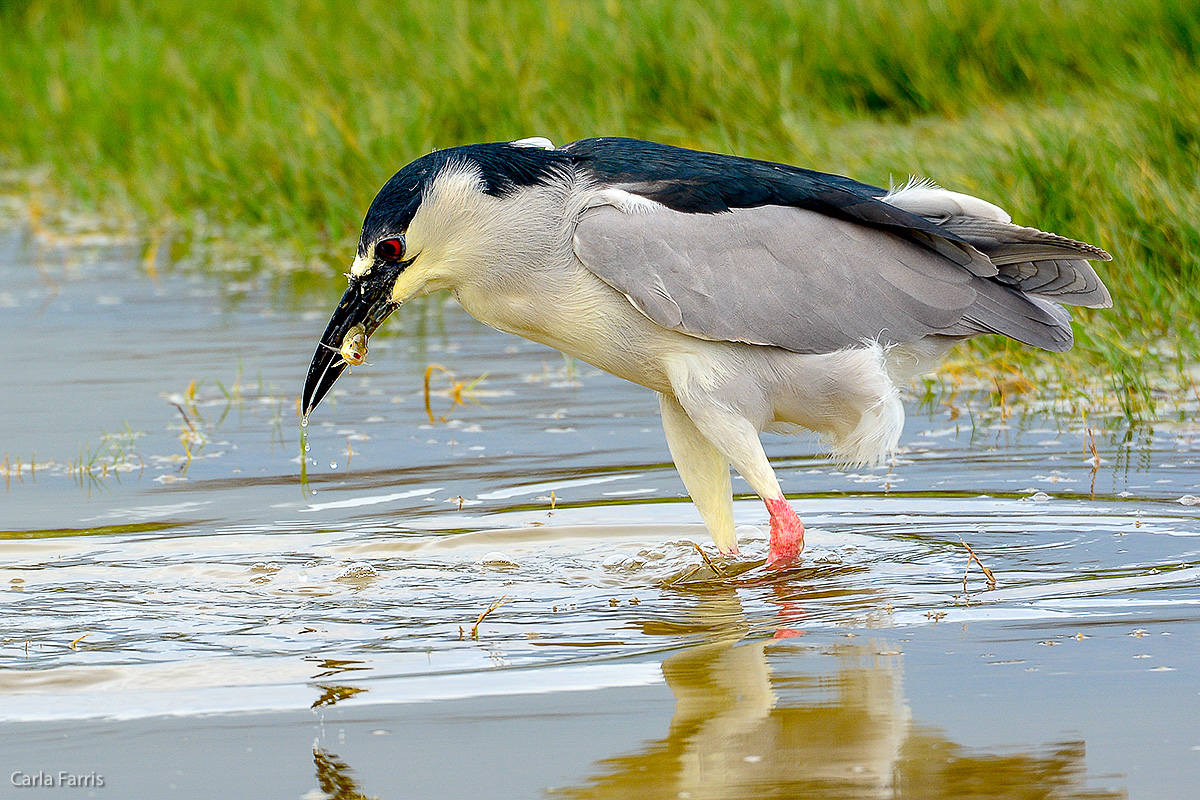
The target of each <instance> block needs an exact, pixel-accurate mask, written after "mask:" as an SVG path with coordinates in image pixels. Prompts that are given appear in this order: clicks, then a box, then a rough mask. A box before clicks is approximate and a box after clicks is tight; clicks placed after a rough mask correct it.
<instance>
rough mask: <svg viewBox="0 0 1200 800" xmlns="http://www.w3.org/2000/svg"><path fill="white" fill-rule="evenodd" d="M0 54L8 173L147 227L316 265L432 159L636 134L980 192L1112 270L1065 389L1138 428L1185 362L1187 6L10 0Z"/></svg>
mask: <svg viewBox="0 0 1200 800" xmlns="http://www.w3.org/2000/svg"><path fill="white" fill-rule="evenodd" d="M0 41H3V42H4V46H3V47H0V84H2V85H3V86H5V89H4V91H3V92H0V120H3V123H0V166H3V167H5V168H6V169H7V170H9V171H10V174H16V175H17V176H18V179H17V186H18V188H19V189H21V190H23V191H27V192H29V193H31V195H32V196H33V197H35V199H36V202H37V203H39V204H41V205H45V206H55V207H63V206H65V207H71V208H82V209H84V210H88V211H90V212H93V213H98V214H100V215H101V216H103V217H105V218H107V219H112V220H119V221H122V222H124V223H125V224H127V225H130V226H132V227H135V228H137V229H139V230H143V231H145V232H146V235H147V238H148V240H149V241H155V242H157V241H158V240H159V239H160V238H162V237H164V236H169V237H170V238H172V239H173V240H175V241H176V242H178V241H180V240H184V241H187V240H194V241H200V242H204V241H207V240H209V239H210V238H211V237H213V236H214V234H219V235H220V236H221V237H223V238H224V240H225V242H226V245H228V243H229V242H230V241H232V242H233V243H234V248H233V249H235V250H237V251H239V255H240V256H243V257H244V256H245V255H246V253H247V252H249V253H250V254H251V255H252V256H253V260H251V261H250V263H251V264H252V265H253V268H254V269H264V270H265V269H277V270H279V271H281V272H287V271H296V270H299V271H304V270H316V271H317V272H319V273H320V274H322V275H328V276H333V275H335V274H336V273H337V272H340V271H341V270H342V269H344V265H345V263H346V262H347V261H348V260H349V258H350V254H351V251H352V248H353V246H354V243H355V241H356V237H357V226H358V223H359V221H360V220H361V219H362V215H363V212H364V211H365V209H366V207H367V205H368V204H369V202H370V200H371V198H372V197H373V196H374V193H375V191H376V189H377V188H378V187H379V186H380V185H381V184H382V183H383V182H384V181H385V180H386V179H387V178H388V177H389V176H390V175H391V174H392V173H393V172H394V171H395V170H396V169H398V168H399V167H400V166H402V165H403V164H404V163H406V162H407V161H409V160H411V159H412V158H414V157H417V156H419V155H421V154H422V153H425V152H427V151H429V150H430V149H432V148H435V147H447V146H451V145H454V144H459V143H464V142H469V141H481V140H502V139H512V138H517V137H521V136H528V135H534V134H537V135H546V136H549V137H551V138H552V139H554V141H556V142H560V143H561V142H565V141H570V140H572V139H576V138H582V137H586V136H594V135H631V136H638V137H643V138H650V139H657V140H660V141H666V142H670V143H674V144H680V145H685V146H692V147H701V148H708V149H716V150H721V151H726V152H734V153H739V154H743V155H749V156H755V157H760V158H769V159H776V160H783V161H789V162H792V163H799V164H802V165H805V166H810V167H814V168H818V169H822V170H827V171H832V172H838V173H842V174H847V175H852V176H854V177H856V178H859V179H861V180H865V181H869V182H874V183H881V184H887V183H889V182H899V181H903V180H904V179H906V178H907V177H908V176H909V175H910V174H916V175H921V176H929V177H932V178H934V179H935V180H937V181H939V182H940V183H942V184H943V185H945V186H947V187H948V188H953V189H957V190H962V191H967V192H971V193H975V194H978V195H980V196H982V197H985V198H988V199H991V200H993V201H996V202H998V203H999V204H1000V205H1002V206H1004V207H1005V208H1007V209H1008V210H1009V211H1010V212H1011V213H1012V214H1013V216H1014V218H1015V219H1016V220H1017V221H1018V222H1022V223H1024V224H1031V225H1036V226H1038V227H1043V228H1046V229H1049V230H1053V231H1056V232H1059V233H1063V234H1065V235H1068V236H1073V237H1077V238H1083V239H1087V240H1089V241H1092V242H1095V243H1097V244H1100V245H1102V246H1104V247H1105V248H1107V249H1108V250H1110V251H1111V252H1112V253H1113V255H1114V257H1115V261H1114V262H1113V263H1112V264H1111V265H1102V272H1103V274H1104V276H1105V278H1106V281H1107V282H1108V284H1109V286H1110V288H1111V289H1112V290H1113V295H1114V297H1115V300H1116V308H1115V309H1113V310H1112V311H1104V312H1089V311H1083V312H1081V313H1080V315H1079V317H1080V318H1081V320H1082V321H1083V322H1084V323H1085V324H1084V325H1083V326H1081V329H1080V335H1079V342H1078V345H1077V348H1076V350H1075V351H1074V355H1073V356H1071V357H1068V358H1065V359H1063V358H1056V359H1055V360H1054V362H1053V363H1054V364H1056V365H1057V367H1056V368H1057V369H1059V370H1060V377H1061V378H1063V380H1064V382H1066V383H1070V382H1071V381H1072V380H1084V379H1087V378H1088V377H1089V376H1094V375H1096V374H1103V375H1105V376H1107V377H1106V378H1105V380H1106V381H1108V383H1109V387H1108V388H1109V389H1111V391H1112V392H1113V393H1114V394H1115V395H1120V396H1122V397H1124V398H1125V399H1124V400H1122V404H1123V405H1125V404H1127V405H1128V406H1129V408H1130V410H1131V413H1137V408H1138V407H1140V405H1143V404H1146V403H1153V401H1154V389H1155V386H1154V380H1155V379H1153V378H1150V377H1147V376H1148V375H1151V374H1165V373H1167V372H1170V369H1171V365H1173V364H1176V363H1178V362H1180V361H1181V360H1182V361H1184V362H1192V361H1195V355H1196V351H1197V342H1198V341H1200V330H1198V327H1197V322H1196V320H1197V319H1198V318H1200V288H1198V286H1200V268H1198V266H1197V256H1196V254H1197V253H1200V227H1198V226H1197V222H1196V217H1197V214H1198V213H1200V181H1198V180H1197V170H1198V165H1200V3H1197V2H1195V0H1191V1H1189V0H1134V1H1133V2H1129V3H1124V4H1119V3H1109V2H1104V1H1103V0H1058V2H1045V1H1044V0H933V1H932V2H926V1H924V0H807V1H806V2H766V3H756V2H731V1H729V0H713V1H712V2H696V1H695V0H642V1H641V2H617V0H609V2H598V3H582V2H564V1H562V0H559V1H557V2H556V1H555V0H542V1H541V2H526V3H515V2H508V3H501V2H484V1H482V0H480V1H477V2H465V1H463V0H459V1H456V0H409V2H405V3H396V2H389V3H375V2H360V3H356V4H341V3H327V2H316V1H310V2H303V1H301V0H293V1H292V2H276V3H250V2H243V1H242V0H214V2H210V3H207V4H183V3H161V2H134V1H133V0H126V1H125V2H113V1H111V0H99V2H86V3H85V2H69V0H62V2H55V3H49V2H41V1H40V0H24V2H22V1H21V0H17V1H16V2H8V3H5V4H3V5H0ZM32 175H38V176H40V178H39V180H37V181H34V180H33V179H32V178H29V177H21V176H32ZM205 246H209V247H211V245H205ZM216 252H220V251H219V249H218V250H216ZM993 338H995V337H993ZM1164 343H1165V344H1164ZM973 347H974V352H975V353H976V354H977V355H978V354H983V355H985V356H987V363H988V365H989V366H988V369H989V370H992V371H993V372H996V371H1003V370H1004V369H1009V368H1013V369H1028V368H1029V365H1030V364H1031V363H1034V362H1035V361H1040V360H1041V356H1039V355H1035V354H1032V353H1031V352H1030V351H1027V350H1024V349H1021V348H1017V347H1014V346H1012V345H1008V344H1005V343H1003V342H1000V341H986V340H985V341H981V342H979V343H977V344H975V345H973ZM1147 365H1151V366H1153V367H1154V369H1149V370H1148V369H1147ZM1179 380H1180V381H1184V382H1186V381H1185V379H1184V378H1183V377H1180V378H1179Z"/></svg>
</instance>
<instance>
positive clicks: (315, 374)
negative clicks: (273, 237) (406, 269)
mask: <svg viewBox="0 0 1200 800" xmlns="http://www.w3.org/2000/svg"><path fill="white" fill-rule="evenodd" d="M399 272H400V271H399V269H389V268H387V267H382V268H379V267H377V268H376V269H373V270H371V272H370V273H368V274H366V275H361V276H359V275H351V276H350V285H349V286H348V287H347V288H346V293H345V294H343V295H342V299H341V301H340V302H339V303H338V305H337V308H336V309H335V310H334V312H333V316H332V317H330V319H329V325H328V326H327V327H326V328H325V333H324V334H323V335H322V336H321V341H320V343H319V344H318V345H317V351H316V352H315V353H313V358H312V363H311V364H310V365H309V367H308V377H307V378H306V379H305V381H304V397H303V399H302V407H303V409H304V416H305V417H308V415H309V414H311V413H312V411H313V409H315V408H316V407H317V405H318V404H319V403H320V402H321V400H322V399H323V398H324V397H325V395H326V394H328V393H329V390H330V389H331V388H333V384H334V382H335V381H337V379H338V376H339V375H341V374H342V370H344V369H345V368H346V367H347V365H350V364H361V363H362V360H361V357H362V356H365V355H366V341H367V337H369V336H370V335H371V334H373V333H375V331H376V330H378V329H379V326H380V325H382V324H383V321H384V320H385V319H387V318H388V317H389V316H390V315H391V313H392V312H393V311H395V310H396V309H397V308H399V307H400V304H399V303H396V302H393V301H392V299H391V296H392V286H393V285H394V284H395V282H396V276H397V275H398V274H399ZM359 342H361V345H362V347H361V350H357V349H354V348H353V347H352V345H355V344H357V343H359ZM347 348H350V351H349V352H350V353H351V355H350V356H349V357H348V356H347V355H346V351H347ZM359 353H361V355H359V356H358V358H357V359H356V358H355V355H356V354H359Z"/></svg>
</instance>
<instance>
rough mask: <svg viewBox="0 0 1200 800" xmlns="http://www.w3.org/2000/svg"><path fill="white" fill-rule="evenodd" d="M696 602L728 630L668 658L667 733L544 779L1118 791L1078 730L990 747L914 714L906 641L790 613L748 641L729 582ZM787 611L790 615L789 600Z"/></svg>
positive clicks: (667, 791)
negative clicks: (838, 638)
mask: <svg viewBox="0 0 1200 800" xmlns="http://www.w3.org/2000/svg"><path fill="white" fill-rule="evenodd" d="M697 610H698V613H699V615H700V616H701V617H702V619H700V620H697V622H699V623H700V624H701V626H702V627H704V628H706V629H709V630H711V629H712V628H713V627H716V626H718V625H720V624H721V623H720V622H718V620H723V621H724V622H725V630H726V632H727V633H726V635H724V636H722V637H720V638H719V639H718V640H717V641H712V642H710V643H709V644H705V645H702V646H699V647H695V648H692V649H689V650H686V651H684V652H682V653H679V654H677V655H675V656H672V657H671V658H668V659H667V660H666V661H664V662H663V666H662V669H663V676H664V678H665V679H666V682H667V685H668V686H669V687H670V689H671V691H672V692H673V693H674V695H675V713H674V716H673V717H672V719H671V724H670V727H669V729H668V731H667V735H666V737H665V738H664V739H661V740H657V741H649V742H647V743H646V744H645V745H644V746H643V747H642V749H641V750H640V751H639V752H636V753H631V754H627V755H620V756H615V757H612V758H607V759H604V760H602V761H600V762H598V764H597V768H596V773H595V774H594V776H593V777H591V778H590V779H588V780H587V782H586V783H585V784H583V785H581V786H577V787H568V788H558V789H555V790H552V794H553V795H554V796H557V797H565V798H596V799H597V800H599V799H600V798H631V800H632V799H633V798H639V799H640V798H647V797H665V798H676V797H678V798H692V799H693V800H700V799H701V798H760V797H805V798H897V797H912V798H923V800H933V799H936V798H946V800H950V799H951V798H954V799H955V800H960V799H961V798H985V797H986V798H1022V799H1023V800H1030V799H1032V798H1055V800H1062V799H1064V798H1079V799H1080V800H1082V798H1087V800H1101V799H1102V798H1118V797H1125V796H1126V795H1125V794H1124V793H1123V792H1116V793H1113V792H1106V791H1102V790H1096V789H1093V788H1090V787H1089V786H1088V785H1087V781H1086V773H1085V769H1084V744H1083V742H1067V743H1062V744H1054V745H1050V746H1048V747H1043V748H1033V749H1030V750H1029V751H1026V752H1008V753H1005V754H997V753H987V752H980V751H977V750H972V749H968V748H966V747H963V746H961V745H959V744H956V743H954V742H952V741H950V740H948V739H947V738H946V737H945V736H944V735H942V734H941V733H940V732H938V731H937V730H935V729H933V728H932V727H929V726H923V725H920V724H918V723H914V722H913V721H912V720H911V719H910V714H909V711H908V709H907V707H906V705H905V703H904V697H903V690H902V668H901V654H900V653H899V652H898V648H897V647H896V646H895V645H894V644H891V643H888V642H886V641H885V640H884V639H883V638H882V637H880V638H875V637H871V638H867V637H863V639H864V640H863V641H860V640H858V639H847V640H846V641H845V642H844V643H838V644H834V645H824V646H814V645H810V644H807V642H805V640H804V639H803V638H792V637H795V636H796V635H797V634H799V633H800V632H799V631H796V630H795V629H794V628H792V627H787V628H784V629H783V630H785V631H787V632H788V633H787V634H785V635H788V636H789V639H788V641H786V642H780V641H772V640H759V641H748V642H746V641H742V640H743V637H745V635H746V634H747V633H748V632H749V626H748V624H747V623H746V621H745V620H746V617H745V615H744V614H743V613H742V611H741V607H740V603H739V602H738V600H737V597H736V595H733V594H730V595H727V596H712V595H710V596H708V597H705V598H703V602H702V603H701V605H700V606H699V607H698V609H697ZM789 616H791V617H792V619H791V620H789V621H788V623H785V624H790V623H794V621H795V609H792V611H791V613H790V614H789ZM705 618H706V619H705ZM739 620H740V622H738V621H739ZM801 643H803V644H801ZM773 667H774V669H773Z"/></svg>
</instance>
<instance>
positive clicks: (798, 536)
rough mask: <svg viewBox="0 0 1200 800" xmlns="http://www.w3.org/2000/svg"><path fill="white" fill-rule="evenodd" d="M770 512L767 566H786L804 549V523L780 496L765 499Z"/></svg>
mask: <svg viewBox="0 0 1200 800" xmlns="http://www.w3.org/2000/svg"><path fill="white" fill-rule="evenodd" d="M766 503H767V511H768V512H770V514H771V547H770V549H769V550H768V551H767V566H768V567H774V566H786V565H787V563H788V562H789V561H792V560H793V559H795V558H796V557H797V556H799V555H800V553H801V552H802V551H803V550H804V523H803V522H801V521H800V518H799V517H798V516H796V512H795V511H793V510H792V507H791V506H790V505H788V501H787V500H786V499H784V498H782V497H774V498H771V499H769V500H767V501H766Z"/></svg>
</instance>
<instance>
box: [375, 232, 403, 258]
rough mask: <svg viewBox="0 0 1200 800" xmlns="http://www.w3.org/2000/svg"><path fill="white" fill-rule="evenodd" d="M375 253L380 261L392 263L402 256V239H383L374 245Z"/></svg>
mask: <svg viewBox="0 0 1200 800" xmlns="http://www.w3.org/2000/svg"><path fill="white" fill-rule="evenodd" d="M375 255H376V257H378V258H379V259H380V260H381V261H386V262H388V263H394V262H396V261H399V260H400V259H402V258H404V239H403V238H399V237H398V238H395V239H384V240H382V241H380V242H379V243H378V244H376V245H375Z"/></svg>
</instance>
